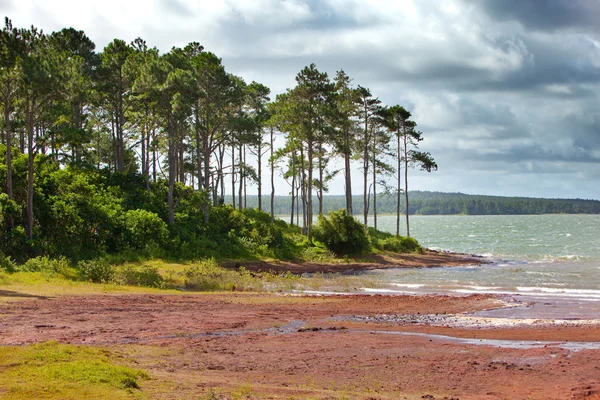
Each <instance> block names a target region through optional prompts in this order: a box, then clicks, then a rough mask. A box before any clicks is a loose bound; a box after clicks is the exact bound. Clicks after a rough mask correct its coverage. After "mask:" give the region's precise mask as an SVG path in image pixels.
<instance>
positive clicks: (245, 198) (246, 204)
mask: <svg viewBox="0 0 600 400" xmlns="http://www.w3.org/2000/svg"><path fill="white" fill-rule="evenodd" d="M247 175H248V173H247V171H246V145H244V210H245V209H246V208H248V203H247V201H246V200H247V199H248V197H247V196H246V192H247V187H248V186H247Z"/></svg>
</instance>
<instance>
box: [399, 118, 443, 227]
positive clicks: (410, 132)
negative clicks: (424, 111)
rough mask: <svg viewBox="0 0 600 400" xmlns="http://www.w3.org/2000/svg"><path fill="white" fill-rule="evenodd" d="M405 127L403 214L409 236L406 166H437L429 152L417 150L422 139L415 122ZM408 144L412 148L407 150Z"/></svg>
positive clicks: (435, 168)
mask: <svg viewBox="0 0 600 400" xmlns="http://www.w3.org/2000/svg"><path fill="white" fill-rule="evenodd" d="M405 125H406V129H404V130H403V133H402V146H403V147H402V151H403V159H404V196H405V211H404V212H405V214H406V236H410V225H409V217H408V215H409V204H408V167H409V166H410V167H415V166H418V167H419V168H420V169H421V170H423V171H427V172H431V171H432V170H433V171H435V170H437V168H438V166H437V164H436V163H435V161H434V159H433V157H431V154H430V153H427V152H422V151H417V150H416V149H417V148H418V143H419V142H420V141H422V140H423V138H422V136H423V133H422V132H419V131H417V130H416V129H415V127H416V126H417V124H416V123H415V122H412V123H405ZM409 146H412V147H413V149H412V150H409Z"/></svg>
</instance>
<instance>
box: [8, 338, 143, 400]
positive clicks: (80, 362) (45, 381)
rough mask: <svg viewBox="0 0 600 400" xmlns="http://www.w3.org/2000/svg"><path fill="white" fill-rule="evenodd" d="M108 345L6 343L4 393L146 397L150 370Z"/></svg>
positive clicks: (51, 396)
mask: <svg viewBox="0 0 600 400" xmlns="http://www.w3.org/2000/svg"><path fill="white" fill-rule="evenodd" d="M118 358H119V355H116V354H113V353H111V352H109V351H107V350H103V349H99V348H93V347H84V346H72V345H65V344H58V343H56V342H48V343H42V344H37V345H33V346H24V347H0V398H1V399H6V400H13V399H14V400H16V399H64V400H69V399H85V398H87V399H111V400H120V399H144V398H146V396H145V395H144V393H143V392H142V390H141V389H140V382H141V381H143V380H146V379H149V377H148V374H147V373H146V372H144V371H142V370H139V369H133V368H129V367H126V366H124V365H121V364H122V363H119V362H116V361H114V360H115V359H118Z"/></svg>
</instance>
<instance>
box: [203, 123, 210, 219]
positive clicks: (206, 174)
mask: <svg viewBox="0 0 600 400" xmlns="http://www.w3.org/2000/svg"><path fill="white" fill-rule="evenodd" d="M202 150H203V153H204V154H203V158H204V160H203V161H204V190H206V193H207V194H209V193H210V192H209V189H210V147H209V143H208V135H205V136H204V137H203V138H202ZM209 207H210V205H209V203H208V202H206V204H205V205H204V223H205V224H208V218H209V212H210V209H209Z"/></svg>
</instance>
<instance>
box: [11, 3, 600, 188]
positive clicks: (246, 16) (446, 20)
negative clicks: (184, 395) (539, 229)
mask: <svg viewBox="0 0 600 400" xmlns="http://www.w3.org/2000/svg"><path fill="white" fill-rule="evenodd" d="M0 10H1V12H2V13H3V14H4V15H6V16H8V17H10V18H11V19H12V20H13V24H14V25H15V26H19V27H25V26H29V25H31V24H33V25H35V26H37V27H39V28H42V29H43V30H44V31H46V32H51V31H54V30H59V29H61V28H63V27H68V26H72V27H74V28H77V29H82V30H84V31H85V32H86V33H87V34H88V36H89V37H90V38H91V39H92V40H94V41H95V42H96V45H97V47H98V49H99V50H100V49H102V48H103V47H104V45H106V44H107V43H108V42H109V41H111V40H112V39H113V38H115V37H118V38H121V39H124V40H127V41H131V40H133V39H135V38H136V37H138V36H140V37H143V38H144V39H146V40H147V42H148V43H149V44H150V45H153V46H157V47H158V48H159V49H161V50H162V51H168V50H169V49H170V48H171V47H172V46H184V45H185V44H187V43H188V42H191V41H197V42H200V43H201V44H203V45H204V46H205V48H206V49H207V50H210V51H212V52H214V53H216V54H217V55H219V56H220V57H222V58H223V62H224V64H225V66H226V68H227V69H228V70H229V71H230V72H232V73H235V74H238V75H241V76H243V77H244V78H245V79H246V80H248V81H251V80H256V81H259V82H261V83H264V84H266V85H268V86H269V87H270V88H271V89H272V90H273V93H274V94H276V93H281V92H282V91H284V90H285V89H286V88H288V87H292V86H293V85H294V77H295V75H296V73H297V72H298V71H299V70H300V69H302V68H303V67H304V66H305V65H307V64H310V63H312V62H314V63H315V64H316V65H317V67H318V68H319V69H321V70H324V71H327V72H328V73H329V74H330V75H333V74H334V73H335V71H336V70H339V69H344V70H345V71H346V72H347V73H348V74H349V75H350V76H351V77H352V78H353V79H354V83H355V84H357V85H358V84H360V85H362V86H366V87H368V88H370V89H371V90H372V92H373V94H374V95H376V96H378V97H379V98H380V99H381V100H382V101H383V102H384V103H385V104H388V105H393V104H401V105H404V106H405V107H406V108H407V109H409V110H411V111H412V113H413V116H414V118H415V120H416V121H417V123H418V124H419V127H420V130H422V131H423V133H424V137H425V140H424V142H422V145H421V148H422V149H423V150H426V151H430V152H431V153H432V155H433V156H434V157H435V159H436V161H437V163H438V165H439V167H440V169H439V171H437V172H434V173H431V174H426V173H419V172H414V173H413V175H412V176H413V178H412V181H411V189H420V190H435V191H452V192H457V191H460V192H464V193H474V194H494V195H509V196H512V195H515V196H531V197H577V198H593V199H600V20H599V18H598V17H599V16H600V0H443V1H440V0H362V1H361V0H322V1H317V0H210V1H206V0H147V1H129V0H103V1H101V2H91V1H89V2H87V1H81V0H77V1H75V0H52V1H44V0H0ZM355 179H358V171H357V177H356V178H355ZM356 182H358V180H356ZM357 187H358V186H357ZM355 190H356V189H355ZM342 191H343V186H342V182H341V180H340V182H337V183H335V184H334V185H333V186H332V192H333V193H342Z"/></svg>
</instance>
